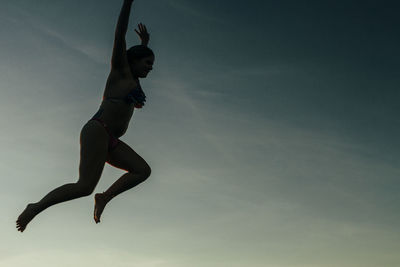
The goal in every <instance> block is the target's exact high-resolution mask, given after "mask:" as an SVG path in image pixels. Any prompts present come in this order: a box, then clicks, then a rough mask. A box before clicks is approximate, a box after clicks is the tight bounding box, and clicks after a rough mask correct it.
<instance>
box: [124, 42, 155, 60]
mask: <svg viewBox="0 0 400 267" xmlns="http://www.w3.org/2000/svg"><path fill="white" fill-rule="evenodd" d="M126 54H127V56H128V61H129V62H133V60H140V59H142V58H145V57H149V56H154V53H153V50H151V49H150V48H148V47H147V46H145V45H135V46H132V47H131V48H129V49H128V50H127V51H126Z"/></svg>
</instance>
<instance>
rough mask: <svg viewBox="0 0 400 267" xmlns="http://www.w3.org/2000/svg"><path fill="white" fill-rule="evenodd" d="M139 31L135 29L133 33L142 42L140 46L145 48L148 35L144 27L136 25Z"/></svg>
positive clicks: (148, 38)
mask: <svg viewBox="0 0 400 267" xmlns="http://www.w3.org/2000/svg"><path fill="white" fill-rule="evenodd" d="M138 28H139V31H138V30H136V29H135V32H136V33H137V34H138V35H139V37H140V40H142V45H145V46H147V44H148V43H149V40H150V34H149V33H148V32H147V29H146V26H145V25H144V24H142V23H139V24H138Z"/></svg>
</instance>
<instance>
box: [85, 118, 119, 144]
mask: <svg viewBox="0 0 400 267" xmlns="http://www.w3.org/2000/svg"><path fill="white" fill-rule="evenodd" d="M92 120H95V121H98V122H100V123H101V125H103V127H104V129H106V131H107V133H108V136H109V138H108V152H111V151H113V150H114V149H115V147H116V146H117V145H118V143H119V139H118V138H115V137H114V135H113V134H112V133H111V132H110V129H109V128H108V127H107V124H106V123H105V122H104V121H103V120H101V119H99V118H92V119H90V120H89V121H92Z"/></svg>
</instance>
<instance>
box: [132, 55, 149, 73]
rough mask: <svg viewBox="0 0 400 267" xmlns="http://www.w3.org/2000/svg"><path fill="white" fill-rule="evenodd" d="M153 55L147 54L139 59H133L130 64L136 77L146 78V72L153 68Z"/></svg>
mask: <svg viewBox="0 0 400 267" xmlns="http://www.w3.org/2000/svg"><path fill="white" fill-rule="evenodd" d="M153 64H154V56H148V57H145V58H142V59H139V60H134V61H133V63H132V64H131V70H132V74H133V76H134V77H136V78H146V77H147V74H148V73H149V72H150V71H151V70H152V69H153Z"/></svg>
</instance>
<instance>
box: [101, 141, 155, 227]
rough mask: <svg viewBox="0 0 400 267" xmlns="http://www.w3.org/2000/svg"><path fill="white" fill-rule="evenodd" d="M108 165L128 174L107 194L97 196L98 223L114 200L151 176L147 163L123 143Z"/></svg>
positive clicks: (110, 188) (110, 155)
mask: <svg viewBox="0 0 400 267" xmlns="http://www.w3.org/2000/svg"><path fill="white" fill-rule="evenodd" d="M107 163H109V164H110V165H112V166H114V167H117V168H119V169H123V170H126V171H128V172H127V173H125V174H124V175H122V176H121V178H119V179H118V180H117V181H115V183H113V184H112V185H111V186H110V187H109V188H108V189H107V190H106V191H105V192H103V193H99V194H96V195H95V208H94V220H95V221H96V223H99V222H100V217H101V214H102V212H103V210H104V207H105V205H106V204H107V203H108V202H109V201H110V200H111V199H112V198H114V197H115V196H117V195H119V194H121V193H122V192H125V191H126V190H129V189H131V188H132V187H135V186H136V185H138V184H140V183H141V182H143V181H145V180H146V179H147V178H148V177H149V176H150V174H151V169H150V166H149V165H148V164H147V162H146V161H145V160H144V159H143V158H142V157H141V156H139V155H138V154H137V153H136V152H135V151H134V150H133V149H132V148H130V147H129V146H128V145H127V144H125V143H124V142H122V141H120V143H119V144H118V146H117V147H116V148H115V149H114V150H113V151H112V152H110V153H109V154H108V158H107Z"/></svg>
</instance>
